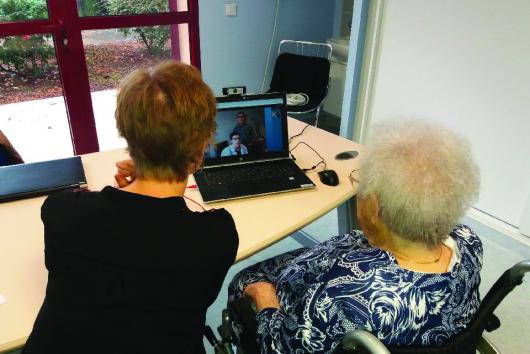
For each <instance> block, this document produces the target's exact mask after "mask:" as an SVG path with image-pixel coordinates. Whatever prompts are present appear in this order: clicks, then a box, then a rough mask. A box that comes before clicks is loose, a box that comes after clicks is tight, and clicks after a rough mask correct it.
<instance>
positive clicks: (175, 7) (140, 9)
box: [77, 0, 188, 17]
mask: <svg viewBox="0 0 530 354" xmlns="http://www.w3.org/2000/svg"><path fill="white" fill-rule="evenodd" d="M77 10H78V12H79V16H81V17H86V16H113V15H140V14H153V13H161V12H176V11H188V3H187V0H77Z"/></svg>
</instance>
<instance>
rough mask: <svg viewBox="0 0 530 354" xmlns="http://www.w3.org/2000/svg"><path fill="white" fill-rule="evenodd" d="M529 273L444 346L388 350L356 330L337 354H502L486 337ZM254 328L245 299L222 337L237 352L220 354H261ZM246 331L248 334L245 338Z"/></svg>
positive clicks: (501, 290) (506, 277) (231, 312)
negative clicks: (498, 310) (503, 304)
mask: <svg viewBox="0 0 530 354" xmlns="http://www.w3.org/2000/svg"><path fill="white" fill-rule="evenodd" d="M529 271H530V259H528V260H524V261H521V262H519V263H517V264H515V265H514V266H513V267H511V268H510V269H508V270H506V271H505V272H504V273H503V274H502V275H501V277H500V278H499V279H498V280H497V281H496V282H495V284H493V286H492V287H491V289H490V290H489V291H488V293H487V294H486V296H485V297H484V299H483V300H482V302H481V303H480V306H479V308H478V311H477V313H476V314H475V316H473V318H472V319H471V322H470V323H469V324H468V326H467V328H466V329H464V330H463V331H462V332H460V333H458V334H456V335H455V336H453V337H451V339H450V340H449V341H448V342H447V343H445V344H443V345H441V346H430V347H425V346H407V347H404V346H388V347H386V348H385V346H384V345H383V344H382V343H381V342H380V341H379V340H378V339H377V338H376V337H375V336H373V335H372V334H371V333H369V332H366V331H364V330H354V331H351V332H348V333H346V335H345V336H344V337H343V339H342V341H341V343H340V344H339V345H338V346H337V347H336V348H335V350H334V351H333V354H346V353H348V354H349V353H357V354H371V353H373V354H388V353H391V354H475V353H476V351H478V352H479V353H481V354H499V353H500V352H499V350H498V349H497V348H495V346H494V345H493V344H492V343H491V342H490V341H489V340H488V339H487V338H485V337H483V336H482V334H483V332H484V330H486V331H487V332H492V331H494V330H496V329H497V328H499V327H500V325H501V323H500V320H499V318H498V317H497V316H495V314H494V313H493V312H494V311H495V309H496V308H497V306H498V305H499V304H500V303H501V301H502V300H503V299H504V298H505V297H506V295H508V294H509V293H510V292H511V291H512V290H513V289H514V288H515V287H516V286H518V285H520V284H521V283H522V282H523V278H524V276H525V273H527V272H529ZM254 325H255V312H254V310H253V309H252V307H251V303H250V301H249V300H248V299H246V298H241V299H237V300H235V301H234V302H232V303H231V304H230V305H229V307H228V309H225V310H224V311H223V318H222V325H221V326H220V327H219V333H220V335H221V340H222V343H223V345H225V347H230V348H232V349H233V350H234V351H220V352H218V353H226V354H233V353H238V354H253V353H259V351H256V350H257V345H256V341H255V328H254ZM247 329H249V331H247ZM245 331H247V334H246V335H242V333H245ZM248 332H250V333H248ZM252 337H253V342H250V343H249V338H252ZM228 344H230V345H228ZM234 348H235V349H234ZM216 353H217V352H216Z"/></svg>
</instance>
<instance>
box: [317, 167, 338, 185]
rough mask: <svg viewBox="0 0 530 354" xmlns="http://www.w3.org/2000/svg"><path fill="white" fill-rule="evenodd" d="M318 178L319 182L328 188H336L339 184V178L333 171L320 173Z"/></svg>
mask: <svg viewBox="0 0 530 354" xmlns="http://www.w3.org/2000/svg"><path fill="white" fill-rule="evenodd" d="M318 177H320V182H322V183H324V184H326V185H328V186H336V185H338V184H339V176H337V172H335V171H333V170H324V171H320V172H319V173H318Z"/></svg>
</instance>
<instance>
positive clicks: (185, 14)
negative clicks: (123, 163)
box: [0, 0, 201, 155]
mask: <svg viewBox="0 0 530 354" xmlns="http://www.w3.org/2000/svg"><path fill="white" fill-rule="evenodd" d="M187 1H188V11H182V12H168V13H159V14H142V15H124V16H99V17H79V15H78V12H77V4H76V0H48V13H49V19H48V20H30V21H23V22H6V23H0V37H6V36H20V35H25V34H52V35H53V37H54V39H55V43H56V53H57V63H58V66H59V70H60V73H61V81H62V85H63V93H64V98H65V104H66V108H67V112H68V119H69V122H70V134H71V137H72V141H73V146H74V154H75V155H80V154H86V153H91V152H96V151H99V145H98V139H97V132H96V123H95V120H94V112H93V109H92V99H91V96H90V83H89V79H88V70H87V66H86V61H85V52H84V47H83V40H82V35H81V32H82V31H85V30H95V29H110V28H123V27H141V26H155V25H178V24H180V23H187V24H188V28H189V30H188V33H189V43H190V60H191V64H192V65H194V66H196V67H197V68H199V70H200V68H201V60H200V40H199V3H198V0H187ZM65 39H66V40H67V42H66V45H65V42H63V41H64V40H65ZM176 59H179V58H176Z"/></svg>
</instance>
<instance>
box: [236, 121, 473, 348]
mask: <svg viewBox="0 0 530 354" xmlns="http://www.w3.org/2000/svg"><path fill="white" fill-rule="evenodd" d="M375 137H376V139H375V140H374V141H373V144H372V145H371V146H369V148H368V150H367V153H366V154H365V158H364V160H363V162H362V164H361V170H360V181H361V182H360V185H359V190H358V198H357V212H358V214H357V217H358V220H359V222H360V225H361V228H362V231H357V230H354V231H352V232H350V233H349V234H346V235H342V236H337V237H334V238H332V239H330V240H329V241H327V242H324V243H322V244H319V245H316V246H315V247H312V248H305V249H299V250H295V251H293V252H289V253H286V254H283V255H280V256H277V257H275V258H272V259H269V260H266V261H264V262H261V263H258V264H256V265H254V266H251V267H250V268H247V269H245V270H243V271H241V272H240V273H239V274H238V275H236V277H235V278H234V280H233V281H232V283H231V285H230V288H229V301H231V300H234V299H236V298H238V297H240V296H243V295H246V296H248V297H250V298H251V299H252V300H254V302H255V304H256V309H257V311H258V313H257V315H256V321H257V328H256V330H257V334H256V335H257V341H258V346H259V347H260V348H261V352H262V353H295V352H300V353H315V352H318V353H329V352H331V351H332V350H333V349H334V348H335V347H336V345H337V344H338V343H339V341H340V339H341V338H342V337H343V336H344V335H345V333H346V332H348V331H351V330H353V329H357V328H361V329H365V330H368V331H370V332H372V333H373V334H375V335H376V336H377V337H378V338H379V339H381V340H382V341H383V342H384V343H385V344H388V345H435V344H441V343H443V342H444V341H446V340H447V339H448V338H449V337H450V336H452V335H454V334H455V333H457V332H459V331H461V330H462V329H464V328H465V327H466V324H467V323H468V321H469V320H470V319H471V317H472V316H473V315H474V313H475V312H476V310H477V308H478V306H479V292H478V287H479V283H480V269H481V263H482V260H481V259H482V245H481V242H480V240H479V239H478V237H477V236H476V235H475V234H474V233H473V231H472V230H471V229H470V228H469V227H467V226H464V225H457V222H458V219H459V218H460V217H461V216H462V215H463V213H464V212H465V210H466V209H467V208H468V207H469V206H470V205H471V203H472V202H473V201H474V200H475V198H476V196H477V193H478V187H479V180H478V170H477V167H476V165H475V163H474V162H473V160H472V158H471V155H470V150H469V147H468V145H467V144H466V142H465V141H463V140H462V139H460V138H459V137H457V136H455V135H454V134H453V133H451V132H449V131H448V130H446V129H444V128H442V127H439V126H430V125H427V124H422V123H419V122H404V123H401V124H388V125H386V126H382V127H380V129H379V130H378V131H377V132H376V134H375Z"/></svg>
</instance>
